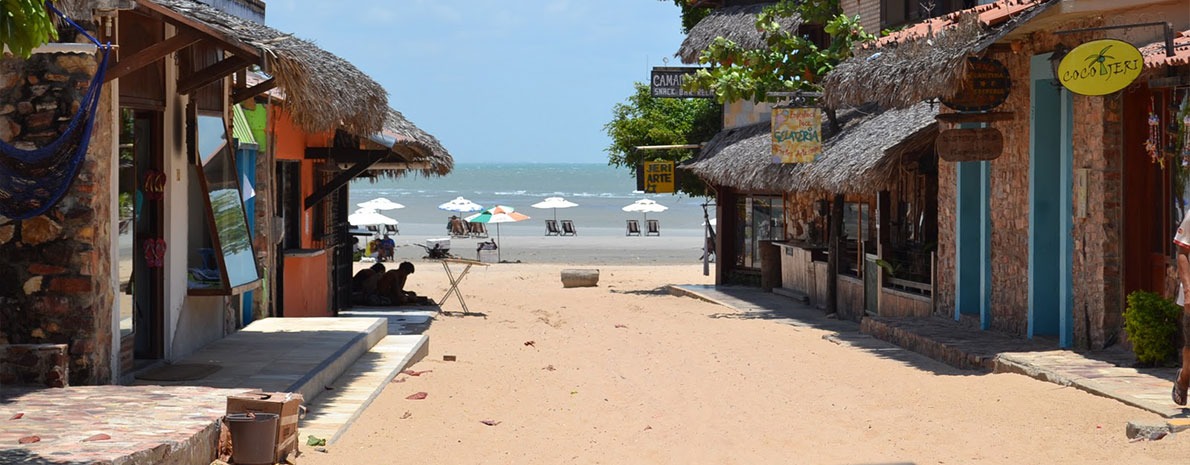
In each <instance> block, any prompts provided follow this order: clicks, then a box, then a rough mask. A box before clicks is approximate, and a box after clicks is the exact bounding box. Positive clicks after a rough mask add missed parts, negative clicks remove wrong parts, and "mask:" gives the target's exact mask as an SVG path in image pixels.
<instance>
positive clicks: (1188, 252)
mask: <svg viewBox="0 0 1190 465" xmlns="http://www.w3.org/2000/svg"><path fill="white" fill-rule="evenodd" d="M1173 243H1174V246H1176V248H1177V262H1178V305H1181V306H1182V368H1180V369H1178V375H1177V377H1176V378H1174V381H1173V391H1172V393H1171V396H1172V397H1173V403H1175V404H1178V405H1186V390H1187V388H1188V387H1190V315H1187V313H1188V312H1187V311H1186V304H1187V303H1190V296H1188V295H1187V294H1190V214H1187V215H1185V216H1184V217H1183V218H1182V224H1181V225H1180V226H1178V232H1177V234H1175V235H1174V237H1173Z"/></svg>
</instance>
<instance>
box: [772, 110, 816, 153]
mask: <svg viewBox="0 0 1190 465" xmlns="http://www.w3.org/2000/svg"><path fill="white" fill-rule="evenodd" d="M772 135H773V163H811V162H813V161H814V160H817V159H818V155H819V154H821V153H822V110H820V109H818V108H813V107H800V108H773V119H772Z"/></svg>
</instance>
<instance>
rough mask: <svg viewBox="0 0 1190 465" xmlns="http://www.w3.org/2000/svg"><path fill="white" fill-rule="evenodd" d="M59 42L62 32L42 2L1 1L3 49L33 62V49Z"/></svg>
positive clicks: (0, 36)
mask: <svg viewBox="0 0 1190 465" xmlns="http://www.w3.org/2000/svg"><path fill="white" fill-rule="evenodd" d="M57 39H58V30H57V29H56V28H55V27H54V22H53V21H52V20H50V15H49V12H47V11H46V8H45V3H44V2H42V1H41V0H0V48H3V47H4V46H7V47H8V49H9V50H10V51H12V53H13V54H15V55H16V56H18V57H21V58H29V55H31V54H32V53H33V49H35V48H37V47H40V46H41V45H42V44H44V43H46V42H49V41H51V40H57Z"/></svg>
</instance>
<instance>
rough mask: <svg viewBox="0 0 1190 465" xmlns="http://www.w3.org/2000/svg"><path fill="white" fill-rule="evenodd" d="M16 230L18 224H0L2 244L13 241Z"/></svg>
mask: <svg viewBox="0 0 1190 465" xmlns="http://www.w3.org/2000/svg"><path fill="white" fill-rule="evenodd" d="M15 232H16V226H14V225H11V224H6V225H4V226H0V244H7V243H8V241H11V240H12V236H13V233H15Z"/></svg>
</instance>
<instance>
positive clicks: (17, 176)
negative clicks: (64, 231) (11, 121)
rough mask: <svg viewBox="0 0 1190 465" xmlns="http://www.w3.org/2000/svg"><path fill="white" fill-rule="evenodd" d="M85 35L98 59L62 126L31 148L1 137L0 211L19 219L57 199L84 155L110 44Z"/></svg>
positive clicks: (63, 16)
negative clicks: (74, 108)
mask: <svg viewBox="0 0 1190 465" xmlns="http://www.w3.org/2000/svg"><path fill="white" fill-rule="evenodd" d="M47 6H49V8H50V9H51V10H53V11H54V12H55V13H57V14H58V15H59V16H61V17H62V18H63V19H65V20H66V21H67V22H69V23H70V24H71V25H74V27H75V28H77V29H79V30H80V31H82V30H83V29H82V28H81V27H79V26H78V25H77V24H75V23H74V22H73V21H70V19H69V18H66V16H65V15H62V13H61V12H59V11H58V10H57V9H55V8H54V7H53V5H48V3H47ZM83 33H84V34H86V31H83ZM86 35H87V37H88V38H91V41H92V42H94V43H95V45H96V46H97V47H99V51H100V52H102V53H103V58H102V59H101V60H100V62H99V68H98V69H97V70H96V71H95V76H94V78H92V79H91V84H90V86H88V87H87V93H86V94H84V95H83V98H82V100H81V101H80V102H79V110H78V112H77V113H75V114H74V117H73V118H71V120H70V124H69V125H68V126H67V127H66V130H65V131H63V132H62V134H61V135H60V136H58V138H57V139H56V140H54V141H53V142H51V143H50V144H49V145H46V146H45V147H41V148H37V149H33V150H23V149H20V148H17V147H14V146H12V145H11V144H9V143H7V142H5V141H3V140H0V215H3V216H6V217H8V218H12V219H16V220H23V219H28V218H32V217H34V216H38V215H41V214H44V213H45V212H46V211H48V210H49V209H50V208H53V206H54V205H56V204H57V203H58V202H59V201H61V200H62V196H63V195H65V194H66V190H67V189H69V188H70V185H71V184H72V183H73V182H74V179H75V177H76V175H77V174H78V170H79V167H80V166H81V165H82V163H83V160H84V159H85V158H86V157H87V147H88V146H89V145H90V141H91V129H92V128H93V127H94V126H95V110H96V109H97V108H98V107H99V97H100V95H101V94H102V89H103V80H104V76H105V75H106V74H107V59H108V54H109V52H110V50H111V47H110V46H105V45H101V44H100V43H99V41H97V40H95V39H94V38H93V37H91V36H90V35H89V34H86Z"/></svg>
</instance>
